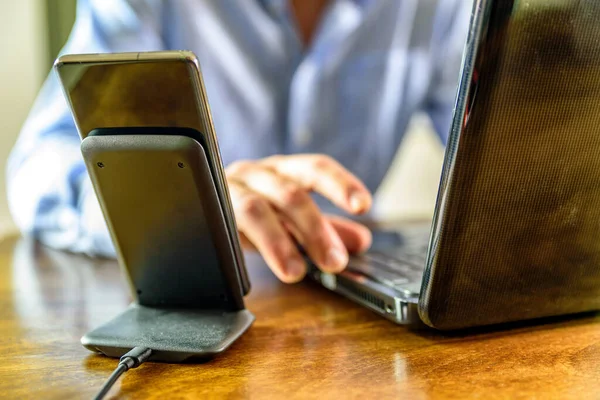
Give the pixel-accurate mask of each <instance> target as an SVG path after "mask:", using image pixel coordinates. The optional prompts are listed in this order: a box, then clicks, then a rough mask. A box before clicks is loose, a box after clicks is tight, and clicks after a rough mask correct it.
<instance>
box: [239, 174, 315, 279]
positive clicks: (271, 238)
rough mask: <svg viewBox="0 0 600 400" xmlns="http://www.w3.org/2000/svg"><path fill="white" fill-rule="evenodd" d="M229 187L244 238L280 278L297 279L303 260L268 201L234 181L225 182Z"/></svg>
mask: <svg viewBox="0 0 600 400" xmlns="http://www.w3.org/2000/svg"><path fill="white" fill-rule="evenodd" d="M229 190H230V195H231V203H232V205H233V209H234V212H235V216H236V221H237V223H238V229H239V230H240V232H241V234H242V235H243V237H244V239H245V240H247V241H248V242H250V243H251V244H252V245H253V246H254V247H256V249H257V250H258V251H259V252H260V253H261V254H262V256H263V258H264V259H265V261H266V263H267V265H269V267H270V268H271V270H273V272H274V273H275V275H277V277H278V278H279V279H280V280H282V281H283V282H287V283H293V282H298V281H300V280H301V279H302V278H303V277H304V275H305V274H306V263H305V262H304V259H303V258H302V256H301V255H300V252H299V251H298V249H297V247H296V245H295V244H294V242H293V241H292V239H291V237H290V236H289V234H288V233H287V232H286V231H285V229H284V228H283V226H282V225H281V223H280V222H279V219H278V217H277V215H276V214H275V211H274V210H273V209H272V208H271V206H270V205H269V203H268V202H267V201H266V200H265V199H264V198H263V197H261V196H260V195H258V194H256V193H254V192H252V191H250V190H249V189H247V188H245V187H244V186H243V185H241V184H239V183H236V182H235V181H230V182H229Z"/></svg>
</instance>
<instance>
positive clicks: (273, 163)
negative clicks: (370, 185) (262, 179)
mask: <svg viewBox="0 0 600 400" xmlns="http://www.w3.org/2000/svg"><path fill="white" fill-rule="evenodd" d="M262 163H263V164H264V165H266V166H268V167H269V168H272V169H273V170H275V172H277V173H278V174H281V175H284V176H286V177H287V178H288V179H291V180H294V181H295V182H297V183H298V184H300V185H301V186H302V187H304V188H306V189H308V190H313V191H315V192H317V193H319V194H321V195H323V196H324V197H325V198H327V199H329V200H330V201H331V202H332V203H334V204H335V205H337V206H338V207H340V208H342V209H344V210H346V211H348V212H350V213H353V214H362V213H365V212H367V211H369V209H370V208H371V204H372V203H373V199H372V197H371V193H370V192H369V190H368V189H367V188H366V187H365V185H364V184H363V183H362V182H361V181H360V179H358V178H357V177H356V176H354V175H353V174H352V173H351V172H350V171H348V170H347V169H346V168H344V167H343V166H342V165H341V164H340V163H339V162H337V161H336V160H334V159H333V158H331V157H329V156H326V155H321V154H300V155H292V156H272V157H268V158H265V159H264V160H263V161H262Z"/></svg>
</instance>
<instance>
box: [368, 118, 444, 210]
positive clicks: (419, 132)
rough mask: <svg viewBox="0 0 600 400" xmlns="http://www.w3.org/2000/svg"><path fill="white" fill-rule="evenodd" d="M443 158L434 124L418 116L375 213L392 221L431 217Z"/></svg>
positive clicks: (401, 147)
mask: <svg viewBox="0 0 600 400" xmlns="http://www.w3.org/2000/svg"><path fill="white" fill-rule="evenodd" d="M443 158H444V148H443V146H442V144H441V142H440V141H439V139H438V138H437V136H436V135H435V133H434V130H433V127H432V125H431V122H430V121H429V119H428V118H427V117H426V116H424V115H417V116H415V118H413V120H412V123H411V126H410V128H409V130H408V132H407V133H406V136H405V139H404V141H403V143H402V145H401V146H400V149H399V150H398V153H397V155H396V159H395V160H394V163H393V165H392V168H391V169H390V171H389V173H388V174H387V176H386V177H385V179H384V181H383V184H382V185H381V187H380V189H379V191H378V192H377V194H376V197H375V214H376V215H378V216H379V217H381V218H387V219H392V220H399V219H429V218H431V217H432V216H433V209H434V207H435V200H436V196H437V189H438V184H439V179H440V173H441V171H442V162H443Z"/></svg>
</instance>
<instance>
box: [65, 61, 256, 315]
mask: <svg viewBox="0 0 600 400" xmlns="http://www.w3.org/2000/svg"><path fill="white" fill-rule="evenodd" d="M54 68H55V71H56V72H57V74H58V76H59V79H60V81H61V83H62V86H63V90H64V94H65V97H66V99H67V101H68V103H69V105H70V107H71V110H72V113H73V118H74V121H75V125H76V127H77V130H78V132H79V135H80V137H81V139H82V150H84V151H86V152H87V156H86V157H87V158H89V160H88V159H86V165H87V167H88V172H90V176H91V178H92V181H93V182H94V187H95V189H96V193H97V195H98V197H99V200H100V203H101V206H102V208H103V212H104V215H105V219H106V220H107V223H108V225H109V230H110V231H111V235H112V237H113V242H114V243H115V247H116V250H117V255H118V257H119V258H120V261H121V264H122V265H125V269H126V273H127V275H128V278H129V280H130V284H131V285H132V286H133V288H132V289H133V292H134V293H133V295H134V297H137V300H138V302H139V303H140V304H142V305H149V306H156V305H164V306H176V307H180V306H189V305H193V304H192V303H193V302H192V303H189V304H188V303H186V302H188V300H186V299H187V298H188V297H189V296H191V295H193V293H194V288H193V286H194V282H195V281H198V282H199V280H200V279H203V282H206V281H207V280H208V281H210V280H211V279H213V278H214V281H215V282H217V281H218V277H211V276H203V277H198V276H193V277H192V278H189V277H188V276H187V275H186V273H187V272H189V273H190V274H191V269H190V271H187V272H185V271H183V270H182V269H181V267H180V266H178V265H169V266H162V267H161V266H158V265H157V263H158V262H159V260H160V259H161V255H160V254H162V253H161V251H160V249H161V248H164V247H168V248H169V249H172V251H171V254H173V253H174V252H176V251H177V252H179V253H178V255H176V256H174V257H172V258H171V259H170V260H171V261H170V263H173V262H174V261H173V260H176V262H177V263H178V264H179V263H181V264H186V263H188V264H190V263H191V260H192V258H193V257H196V262H198V260H197V258H198V255H199V254H200V255H201V254H202V253H200V251H204V252H205V253H206V254H208V256H207V257H208V258H209V257H210V256H213V255H214V254H213V253H211V250H210V247H211V244H212V245H215V246H217V247H220V249H221V250H220V251H221V253H220V254H221V256H222V255H223V254H225V253H226V252H230V253H231V260H230V262H229V264H232V265H231V266H225V267H223V266H221V268H225V269H232V268H233V270H234V271H233V272H231V271H229V272H227V271H226V272H225V275H226V278H227V279H228V280H230V281H231V282H229V284H230V285H232V284H235V283H236V282H233V281H237V282H238V283H239V287H240V292H241V293H240V294H241V295H242V296H243V295H246V294H247V293H248V292H249V290H250V283H249V280H248V276H247V272H246V268H245V265H244V258H243V253H242V251H241V246H240V242H239V237H238V233H237V227H236V223H235V218H234V214H233V209H232V205H231V201H230V197H229V193H228V188H227V184H226V180H225V173H224V169H223V165H222V161H221V156H220V153H219V147H218V143H217V136H216V133H215V129H214V126H213V122H212V119H211V113H210V107H209V104H208V99H207V95H206V91H205V88H204V83H203V80H202V74H201V71H200V65H199V62H198V59H197V58H196V56H195V55H194V54H193V53H191V52H187V51H162V52H146V53H111V54H81V55H64V56H62V57H60V58H59V59H58V60H57V61H56V63H55V65H54ZM134 137H135V138H140V137H141V138H147V140H146V141H145V143H142V142H140V141H139V140H138V139H136V140H132V138H134ZM140 143H141V144H140ZM161 143H163V144H164V145H162V146H163V147H164V146H166V147H167V148H161ZM196 153H197V154H196ZM149 155H152V157H153V158H148V157H149ZM92 159H93V160H92ZM90 160H92V161H90ZM99 160H100V161H99ZM102 160H110V162H106V161H102ZM177 160H180V161H177ZM190 164H191V165H190ZM203 170H204V171H203ZM186 174H187V175H186ZM202 174H208V175H210V177H212V182H208V181H207V180H206V179H205V178H203V177H205V175H202ZM137 177H139V179H138V178H137ZM148 177H150V178H151V179H149V180H148ZM178 182H179V183H178ZM102 185H104V186H103V189H102V190H100V191H101V192H102V193H99V187H101V186H102ZM119 185H120V186H119ZM132 185H133V186H136V191H132V190H130V189H131V186H132ZM153 185H155V186H156V187H154V186H153ZM144 191H145V192H144ZM188 192H189V193H191V194H189V193H188ZM213 192H214V194H215V196H214V198H213V197H211V196H212V195H211V193H213ZM143 193H155V194H152V195H147V194H146V195H144V194H143ZM119 196H120V197H119ZM196 200H197V201H198V202H199V204H195V203H194V202H195V201H196ZM110 202H112V203H115V202H120V203H119V204H120V206H119V207H115V206H113V207H109V205H108V203H110ZM194 207H196V208H194ZM200 209H202V210H200ZM221 215H222V218H221V217H220V216H221ZM215 216H219V218H216V217H215ZM215 218H216V219H215ZM221 221H222V223H221ZM176 222H177V223H179V225H177V227H176ZM219 224H223V225H224V227H219V226H218V225H219ZM117 225H118V226H117ZM184 225H185V226H187V228H185V229H187V231H186V232H185V233H184V236H185V238H187V239H186V241H187V242H186V243H182V242H181V241H180V240H179V239H178V237H179V236H177V235H180V234H181V233H182V230H181V229H183V228H180V226H184ZM148 227H151V228H148ZM163 227H167V228H164V229H163ZM194 230H195V231H198V230H203V231H202V232H200V233H197V232H195V231H194ZM215 232H216V233H215ZM150 235H154V236H153V237H150ZM223 235H225V236H223ZM159 236H160V240H159V239H157V238H158V237H159ZM141 241H144V243H149V244H150V245H149V246H151V248H148V247H147V246H148V244H144V245H142V244H141ZM225 242H227V243H225ZM144 246H146V247H144ZM218 251H219V249H217V252H218ZM142 253H144V254H142ZM163 253H164V252H163ZM149 254H150V256H149ZM148 257H151V258H152V257H153V258H154V259H153V260H151V261H149V260H148ZM162 258H164V257H162ZM222 260H223V256H222V257H221V261H222ZM149 264H150V265H151V266H148V265H149ZM188 267H189V268H194V266H192V265H190V266H188ZM188 267H186V268H188ZM149 269H150V270H151V271H149ZM141 270H143V271H141ZM157 270H161V272H160V273H158V272H157ZM190 276H191V275H190ZM149 277H150V278H149ZM232 280H233V281H232ZM150 281H151V283H149V282H150ZM161 281H162V282H161ZM169 282H171V283H172V284H176V285H177V287H178V290H179V291H180V293H179V294H174V292H176V291H174V290H172V288H169V287H168V286H169ZM204 285H205V290H206V291H208V292H210V290H211V289H210V288H209V287H206V283H204ZM235 297H239V296H235ZM237 303H238V304H239V298H238V301H237Z"/></svg>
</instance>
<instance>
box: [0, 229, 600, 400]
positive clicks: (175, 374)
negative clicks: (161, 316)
mask: <svg viewBox="0 0 600 400" xmlns="http://www.w3.org/2000/svg"><path fill="white" fill-rule="evenodd" d="M249 271H250V275H251V279H252V283H253V290H252V293H251V295H250V296H249V297H248V298H247V306H248V308H249V309H250V310H252V312H254V314H255V315H256V318H257V320H256V322H255V323H254V325H253V326H252V327H251V328H250V330H249V331H248V332H247V333H246V334H245V335H244V336H243V337H242V338H241V339H240V340H239V341H238V342H237V343H235V344H234V345H233V346H232V347H231V348H230V349H229V350H228V351H227V352H225V353H224V354H223V355H221V356H219V357H217V358H216V359H214V360H212V361H209V362H207V363H204V364H187V365H167V364H157V363H148V364H144V365H142V366H141V367H140V368H138V369H136V370H131V371H129V372H128V373H127V374H126V375H125V376H124V377H123V378H122V380H121V381H120V382H119V383H117V384H116V386H115V388H114V389H113V390H112V391H111V395H114V396H117V397H119V398H161V399H162V398H164V399H176V398H213V397H215V398H252V399H263V398H286V399H295V398H336V399H345V398H360V399H378V398H402V399H428V398H447V399H465V398H485V399H486V400H487V399H493V398H511V399H520V398H523V399H552V398H555V399H566V398H573V399H599V398H600V317H599V316H597V315H587V316H583V317H577V318H570V319H564V318H563V319H558V320H553V321H546V322H545V323H544V324H539V323H538V324H535V325H532V324H527V325H523V324H522V325H519V326H513V327H511V328H505V329H504V330H502V331H492V330H489V329H487V330H480V331H478V332H475V333H471V334H469V335H466V334H461V335H448V334H446V335H442V334H439V333H435V332H432V331H417V332H415V331H410V330H408V329H406V328H404V327H400V326H395V325H394V324H392V323H390V322H388V321H386V320H384V319H382V318H380V317H378V316H377V315H375V314H373V313H371V312H370V311H367V310H365V309H362V308H360V307H358V306H356V305H354V304H353V303H351V302H349V301H347V300H345V299H343V298H340V297H338V296H337V295H335V294H333V293H329V292H327V291H326V290H324V289H322V288H319V287H317V286H315V285H313V284H310V283H302V284H298V285H293V286H286V285H284V284H281V283H279V282H278V281H277V280H276V279H275V278H274V276H273V275H272V274H271V273H270V272H269V271H268V270H267V268H266V266H265V265H264V264H263V263H262V262H261V261H260V259H259V258H258V257H255V256H250V257H249ZM128 301H129V299H128V294H127V290H126V286H125V284H124V281H123V279H122V277H121V275H120V271H119V269H118V266H117V265H116V263H115V262H113V261H99V260H91V259H88V258H86V257H83V256H73V255H68V254H65V253H61V252H57V251H50V250H47V249H44V248H43V247H41V246H39V245H36V244H35V243H33V242H31V241H26V240H18V239H6V240H4V241H3V242H2V243H0V398H16V399H23V398H92V396H93V395H94V394H95V393H96V391H97V390H98V389H99V388H100V386H101V385H102V383H103V382H104V381H105V379H106V378H107V377H108V375H109V374H110V373H111V371H112V370H113V368H114V367H115V365H116V361H115V360H114V359H109V358H105V357H102V356H99V355H94V354H91V353H89V352H88V351H87V350H85V349H84V348H83V347H81V345H80V344H79V338H80V336H81V335H83V334H84V333H85V332H86V331H88V330H89V329H90V328H92V327H94V326H97V325H99V324H101V323H103V322H105V321H107V320H108V319H110V318H111V317H113V316H115V315H116V314H118V313H119V312H121V311H122V310H123V309H124V308H125V307H126V305H127V304H128Z"/></svg>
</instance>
